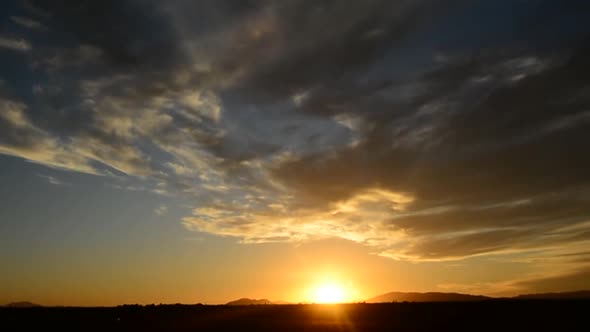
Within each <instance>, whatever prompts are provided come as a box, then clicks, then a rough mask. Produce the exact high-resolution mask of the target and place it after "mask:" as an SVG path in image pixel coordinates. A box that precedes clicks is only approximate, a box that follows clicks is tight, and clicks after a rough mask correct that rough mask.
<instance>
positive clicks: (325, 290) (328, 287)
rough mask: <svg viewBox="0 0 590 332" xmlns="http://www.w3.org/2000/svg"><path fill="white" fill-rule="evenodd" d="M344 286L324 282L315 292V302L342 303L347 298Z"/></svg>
mask: <svg viewBox="0 0 590 332" xmlns="http://www.w3.org/2000/svg"><path fill="white" fill-rule="evenodd" d="M346 298H347V296H346V292H345V290H344V288H343V287H342V286H340V285H338V284H335V283H330V284H322V285H320V286H318V287H317V288H316V289H315V291H314V293H313V302H316V303H342V302H344V301H345V300H346Z"/></svg>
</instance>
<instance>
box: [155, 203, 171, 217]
mask: <svg viewBox="0 0 590 332" xmlns="http://www.w3.org/2000/svg"><path fill="white" fill-rule="evenodd" d="M154 213H155V214H157V215H159V216H163V215H165V214H166V213H168V207H167V206H166V205H160V206H158V207H157V208H156V209H155V210H154Z"/></svg>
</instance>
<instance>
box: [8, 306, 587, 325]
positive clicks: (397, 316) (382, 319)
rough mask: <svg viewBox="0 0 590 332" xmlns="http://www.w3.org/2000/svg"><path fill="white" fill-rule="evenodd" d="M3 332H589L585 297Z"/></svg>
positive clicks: (120, 316) (252, 312)
mask: <svg viewBox="0 0 590 332" xmlns="http://www.w3.org/2000/svg"><path fill="white" fill-rule="evenodd" d="M0 321H1V322H2V327H1V328H0V329H2V330H3V331H74V330H75V331H105V332H106V331H232V332H233V331H590V301H589V300H577V301H576V300H568V301H550V300H527V301H482V302H470V303H460V302H455V303H381V304H363V303H359V304H343V305H254V306H207V305H163V306H121V307H116V308H2V309H0Z"/></svg>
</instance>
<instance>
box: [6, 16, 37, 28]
mask: <svg viewBox="0 0 590 332" xmlns="http://www.w3.org/2000/svg"><path fill="white" fill-rule="evenodd" d="M10 19H11V20H12V22H14V23H16V24H18V25H20V26H22V27H25V28H28V29H41V28H43V25H42V24H41V23H40V22H39V21H36V20H34V19H32V18H30V17H24V16H10Z"/></svg>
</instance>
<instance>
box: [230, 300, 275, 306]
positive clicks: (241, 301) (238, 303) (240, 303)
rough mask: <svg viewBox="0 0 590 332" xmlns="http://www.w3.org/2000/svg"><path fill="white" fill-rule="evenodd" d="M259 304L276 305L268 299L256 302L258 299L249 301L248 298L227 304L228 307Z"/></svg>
mask: <svg viewBox="0 0 590 332" xmlns="http://www.w3.org/2000/svg"><path fill="white" fill-rule="evenodd" d="M259 304H274V303H273V302H272V301H270V300H267V299H260V300H256V299H247V298H242V299H239V300H235V301H230V302H227V303H226V305H259Z"/></svg>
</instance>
